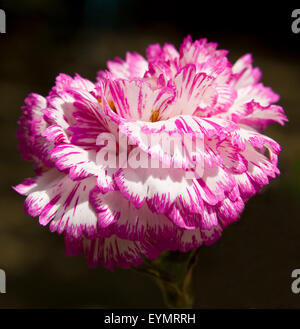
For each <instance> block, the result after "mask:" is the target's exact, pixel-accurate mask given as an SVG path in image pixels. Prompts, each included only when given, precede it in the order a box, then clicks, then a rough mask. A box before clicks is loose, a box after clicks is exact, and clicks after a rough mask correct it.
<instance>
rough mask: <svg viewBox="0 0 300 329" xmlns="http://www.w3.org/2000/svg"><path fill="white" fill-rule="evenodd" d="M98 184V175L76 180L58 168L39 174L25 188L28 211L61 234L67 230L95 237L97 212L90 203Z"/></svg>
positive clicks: (68, 232)
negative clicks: (28, 186) (33, 181)
mask: <svg viewBox="0 0 300 329" xmlns="http://www.w3.org/2000/svg"><path fill="white" fill-rule="evenodd" d="M95 185H96V178H94V177H90V178H87V179H85V180H82V181H79V182H74V181H72V180H71V179H70V178H68V176H66V175H65V174H63V173H60V172H59V171H57V170H56V169H51V170H49V171H47V172H45V173H43V174H42V175H41V176H39V177H38V178H37V179H36V180H35V183H34V184H33V185H32V186H31V187H30V188H27V190H25V188H23V187H24V186H22V187H18V186H17V187H16V190H17V191H18V190H19V191H20V192H24V190H25V193H26V195H28V196H27V198H26V201H25V209H26V211H27V212H28V213H29V214H30V215H31V216H33V217H35V216H39V222H40V224H41V225H43V226H45V225H47V224H48V223H50V222H51V223H50V230H51V231H52V232H54V231H56V232H58V233H59V234H61V233H63V232H66V233H67V234H69V235H72V236H74V237H79V236H81V235H82V234H84V235H85V236H87V237H93V236H95V235H96V234H98V235H99V234H100V233H101V232H100V233H99V232H97V230H98V226H97V215H96V212H95V210H94V209H93V208H92V206H91V205H90V203H89V193H90V191H91V190H92V189H93V188H94V187H95Z"/></svg>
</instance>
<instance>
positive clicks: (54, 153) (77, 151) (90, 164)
mask: <svg viewBox="0 0 300 329" xmlns="http://www.w3.org/2000/svg"><path fill="white" fill-rule="evenodd" d="M96 156H97V149H96V147H94V148H93V149H92V148H83V147H80V146H76V145H73V144H66V143H64V144H59V145H57V146H56V147H54V148H53V149H52V150H51V158H52V159H55V166H56V167H57V168H58V169H59V170H60V171H67V172H68V173H69V177H70V178H71V179H72V180H81V179H84V178H86V177H89V176H96V177H97V176H98V174H100V172H101V171H103V167H101V166H100V165H97V164H96Z"/></svg>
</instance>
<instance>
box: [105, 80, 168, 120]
mask: <svg viewBox="0 0 300 329" xmlns="http://www.w3.org/2000/svg"><path fill="white" fill-rule="evenodd" d="M109 89H110V92H111V96H112V101H113V103H114V106H115V108H116V111H117V113H118V114H119V115H120V116H121V117H122V118H125V119H131V120H132V119H135V120H142V121H150V120H151V117H152V113H153V111H162V110H163V109H164V108H166V106H167V104H168V102H169V101H170V100H171V99H172V98H173V91H172V89H170V88H167V87H166V88H163V89H161V90H155V91H153V90H152V88H151V86H150V84H149V83H147V82H145V81H142V80H133V81H128V80H116V81H110V82H109Z"/></svg>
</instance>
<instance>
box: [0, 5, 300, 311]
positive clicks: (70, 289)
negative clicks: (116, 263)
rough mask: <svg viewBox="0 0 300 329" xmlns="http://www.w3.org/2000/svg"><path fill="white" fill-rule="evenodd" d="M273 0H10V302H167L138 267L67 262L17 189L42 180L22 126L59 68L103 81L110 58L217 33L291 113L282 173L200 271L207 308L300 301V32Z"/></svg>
mask: <svg viewBox="0 0 300 329" xmlns="http://www.w3.org/2000/svg"><path fill="white" fill-rule="evenodd" d="M297 7H300V5H298V6H297V5H295V6H292V5H291V6H289V5H287V4H284V3H281V2H273V3H272V4H270V5H268V6H267V7H263V2H262V1H260V2H253V1H247V2H246V1H240V2H239V3H229V2H222V3H219V2H214V1H197V2H191V1H187V0H185V1H180V2H175V1H163V0H161V1H141V0H140V1H138V0H136V1H134V0H128V1H126V0H123V1H121V0H105V1H99V0H98V1H97V0H86V1H83V0H82V1H58V0H51V1H50V0H45V1H38V0H30V1H12V0H9V1H8V0H7V1H1V2H0V8H2V9H4V10H5V11H6V19H7V31H6V34H0V146H1V154H0V156H1V162H0V169H1V186H0V204H1V212H0V214H1V219H0V268H2V269H4V270H5V271H6V274H7V293H6V294H0V307H1V308H2V307H13V308H15V307H17V308H24V307H43V308H45V307H122V308H126V307H128V308H131V307H141V308H146V307H152V308H153V307H163V302H162V298H161V295H160V291H159V289H158V288H157V287H156V285H155V284H154V282H152V281H151V279H150V278H148V277H143V276H142V275H140V274H138V273H136V272H134V271H131V270H119V269H118V270H116V271H114V272H110V271H108V270H105V269H103V268H101V267H99V268H97V269H91V268H88V266H87V265H86V264H85V260H84V258H83V257H71V258H66V257H65V255H64V243H63V239H62V237H60V236H57V235H56V234H51V233H50V232H49V231H48V228H42V227H41V226H39V224H38V223H37V219H32V218H30V217H29V216H28V215H26V214H25V213H24V212H23V201H24V198H23V197H21V196H19V195H17V194H16V193H15V192H14V191H13V190H12V189H11V185H15V184H17V183H19V182H21V181H23V179H24V178H25V177H31V176H32V175H33V170H32V166H31V164H30V163H26V162H25V161H23V160H22V159H21V158H20V155H19V152H18V151H17V140H16V137H15V136H16V129H17V125H16V121H17V120H18V117H19V116H20V114H21V111H20V107H21V106H22V104H23V100H24V98H25V97H26V95H27V94H28V93H29V92H33V91H34V92H37V93H40V94H42V95H44V96H45V95H46V94H47V93H48V90H49V89H50V88H51V87H52V85H53V83H54V80H55V77H56V76H57V75H58V74H59V73H60V72H64V73H68V74H71V75H73V74H74V73H75V72H77V73H79V74H81V75H82V76H84V77H87V78H89V79H92V80H94V79H95V75H96V72H97V71H98V70H99V69H103V68H105V63H106V61H107V60H109V59H112V58H114V57H116V56H119V57H123V58H124V56H125V52H126V51H138V52H141V53H142V54H144V52H145V48H146V47H147V45H148V44H150V43H156V42H160V43H164V42H171V43H174V44H175V45H176V46H177V47H178V46H179V45H180V43H181V41H182V39H183V37H185V36H186V35H187V34H191V35H192V37H193V38H194V39H199V38H201V37H206V38H208V39H209V41H215V42H218V43H219V46H220V48H223V49H229V50H230V54H229V58H230V59H231V60H232V61H235V60H236V59H237V58H238V57H240V56H242V55H243V54H244V53H247V52H251V53H252V54H253V56H254V64H255V65H256V66H259V67H260V68H261V70H262V72H263V82H264V83H265V85H268V86H271V87H272V88H273V89H274V90H275V91H276V92H278V93H279V94H280V95H281V100H280V102H279V104H280V105H282V106H283V107H284V109H285V111H286V113H287V115H288V117H289V120H290V121H289V123H287V124H286V126H285V127H280V126H276V125H274V126H272V127H270V128H268V129H267V132H266V133H267V134H268V135H269V136H271V137H273V138H274V139H276V140H277V141H278V142H279V143H280V144H281V145H282V147H283V151H282V153H281V157H280V163H279V167H280V169H281V172H282V174H281V176H280V177H279V178H277V179H276V180H274V181H272V182H271V184H270V185H269V186H268V187H266V188H265V189H264V191H263V193H261V194H259V195H257V196H256V197H254V198H253V199H251V200H250V201H249V202H248V204H247V206H246V209H245V211H244V213H243V215H242V218H241V221H239V222H238V223H235V224H233V225H231V226H230V227H229V228H228V229H226V231H225V233H224V235H223V237H222V238H221V239H220V240H219V241H218V242H217V243H216V244H215V245H213V246H211V247H202V248H201V250H200V257H199V264H198V267H197V272H196V281H197V282H196V289H197V293H196V297H197V298H196V305H195V306H196V307H197V308H299V306H300V295H295V294H293V293H292V292H291V288H290V285H291V282H292V278H291V272H292V270H293V269H295V268H300V218H299V202H300V201H299V200H300V175H299V169H300V152H299V149H300V147H299V136H300V132H299V123H300V106H299V104H300V89H299V87H300V80H299V74H300V62H299V59H300V57H299V55H300V33H299V34H294V33H292V31H291V24H292V21H293V19H292V18H291V13H292V11H293V9H296V8H297Z"/></svg>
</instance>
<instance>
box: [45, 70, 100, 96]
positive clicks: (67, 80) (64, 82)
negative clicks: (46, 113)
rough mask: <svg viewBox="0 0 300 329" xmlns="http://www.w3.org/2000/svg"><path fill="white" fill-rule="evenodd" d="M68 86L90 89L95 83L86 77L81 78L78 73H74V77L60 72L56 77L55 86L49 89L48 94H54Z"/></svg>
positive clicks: (66, 88) (92, 88)
mask: <svg viewBox="0 0 300 329" xmlns="http://www.w3.org/2000/svg"><path fill="white" fill-rule="evenodd" d="M69 88H78V89H84V90H87V91H92V90H94V88H95V85H94V84H93V83H92V82H91V81H89V80H88V79H84V78H82V77H81V76H80V75H79V74H75V76H74V78H72V77H71V76H69V75H67V74H64V73H60V74H59V75H58V76H57V77H56V81H55V86H54V87H53V88H52V89H51V91H50V95H51V96H54V95H57V94H58V93H60V92H62V91H66V90H68V89H69Z"/></svg>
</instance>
